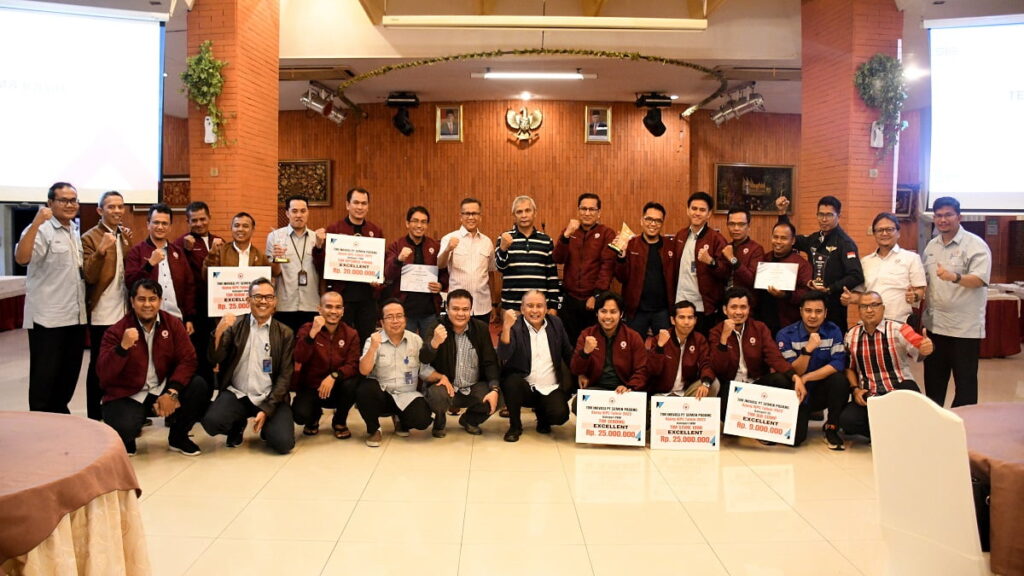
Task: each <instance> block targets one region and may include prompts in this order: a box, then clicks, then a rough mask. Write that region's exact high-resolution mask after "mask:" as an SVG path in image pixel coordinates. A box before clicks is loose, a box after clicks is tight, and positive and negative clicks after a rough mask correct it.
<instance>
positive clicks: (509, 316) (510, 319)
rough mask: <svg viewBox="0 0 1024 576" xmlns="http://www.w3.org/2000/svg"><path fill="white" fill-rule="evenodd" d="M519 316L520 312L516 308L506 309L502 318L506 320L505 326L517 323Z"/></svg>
mask: <svg viewBox="0 0 1024 576" xmlns="http://www.w3.org/2000/svg"><path fill="white" fill-rule="evenodd" d="M517 318H519V314H517V313H516V311H515V310H505V313H504V314H503V315H502V319H503V320H504V322H505V326H511V325H513V324H515V323H516V319H517Z"/></svg>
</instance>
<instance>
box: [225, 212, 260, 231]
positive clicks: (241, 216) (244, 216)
mask: <svg viewBox="0 0 1024 576" xmlns="http://www.w3.org/2000/svg"><path fill="white" fill-rule="evenodd" d="M236 218H248V219H249V221H250V222H252V227H253V228H256V219H255V218H253V217H252V214H249V213H248V212H239V213H238V214H235V215H234V216H232V217H231V221H232V222H234V221H235V219H236Z"/></svg>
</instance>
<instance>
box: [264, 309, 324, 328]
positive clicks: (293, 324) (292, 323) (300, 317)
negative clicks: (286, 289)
mask: <svg viewBox="0 0 1024 576" xmlns="http://www.w3.org/2000/svg"><path fill="white" fill-rule="evenodd" d="M315 316H316V312H305V311H301V310H300V311H295V312H274V319H275V320H277V321H278V322H280V323H282V324H284V325H285V326H287V327H289V328H291V329H292V332H294V333H295V334H298V333H299V328H302V325H303V324H305V323H306V322H312V321H313V318H314V317H315Z"/></svg>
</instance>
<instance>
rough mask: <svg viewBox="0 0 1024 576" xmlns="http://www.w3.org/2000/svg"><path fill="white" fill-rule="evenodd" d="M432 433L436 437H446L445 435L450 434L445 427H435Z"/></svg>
mask: <svg viewBox="0 0 1024 576" xmlns="http://www.w3.org/2000/svg"><path fill="white" fill-rule="evenodd" d="M430 434H431V436H433V437H434V438H444V437H445V436H447V435H448V433H447V432H445V430H444V428H434V430H433V431H432V432H431V433H430Z"/></svg>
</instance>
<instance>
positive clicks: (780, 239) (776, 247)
mask: <svg viewBox="0 0 1024 576" xmlns="http://www.w3.org/2000/svg"><path fill="white" fill-rule="evenodd" d="M795 241H796V227H795V226H793V225H792V224H791V223H789V222H788V221H787V222H779V223H778V224H776V225H775V226H774V227H773V228H772V251H771V252H770V253H769V254H768V255H767V256H766V257H765V259H764V261H763V262H761V264H760V265H759V266H758V275H757V277H756V278H755V280H754V286H756V287H760V286H764V288H760V289H759V293H758V296H759V297H758V308H757V317H758V318H757V319H758V320H760V321H761V322H764V324H765V325H766V326H768V330H770V331H771V333H772V334H774V333H776V332H778V331H779V329H780V328H782V327H783V326H789V325H790V324H792V323H793V322H796V321H798V320H800V310H799V308H798V305H799V302H800V298H802V297H803V295H804V293H805V292H807V283H808V282H810V281H811V265H810V264H809V263H808V262H807V260H805V259H804V257H803V256H801V255H800V254H799V253H798V252H797V251H795V250H794V249H793V244H794V243H795ZM780 264H782V265H789V266H796V279H795V280H794V281H793V283H792V285H785V286H781V285H780V286H776V284H779V282H776V281H773V280H769V279H768V278H766V275H765V272H766V271H767V270H768V269H769V268H771V267H773V266H778V265H780ZM776 277H777V276H776Z"/></svg>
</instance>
